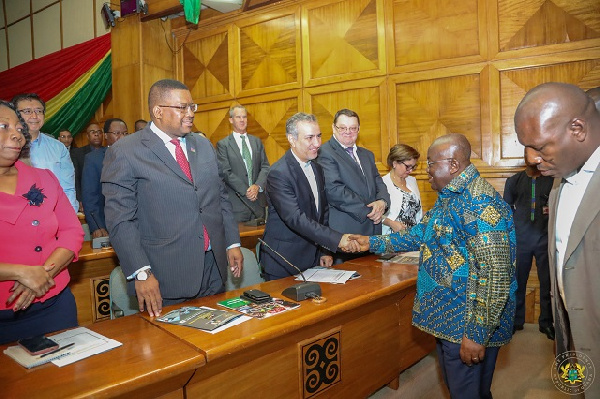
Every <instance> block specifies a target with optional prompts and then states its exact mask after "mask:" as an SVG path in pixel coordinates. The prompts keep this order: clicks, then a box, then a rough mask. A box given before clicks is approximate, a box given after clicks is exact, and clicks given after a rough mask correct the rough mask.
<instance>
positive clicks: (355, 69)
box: [303, 0, 385, 84]
mask: <svg viewBox="0 0 600 399" xmlns="http://www.w3.org/2000/svg"><path fill="white" fill-rule="evenodd" d="M318 4H320V3H318ZM381 4H383V2H381V1H378V0H353V1H337V2H330V3H329V4H325V5H321V6H316V7H315V6H313V5H310V6H309V7H314V8H308V9H307V11H306V14H304V15H305V17H303V19H304V23H305V24H304V25H303V30H305V31H306V35H307V36H308V41H307V45H308V46H306V45H305V47H304V52H305V53H304V55H303V57H304V73H305V75H304V76H305V80H306V82H307V83H309V84H313V83H315V82H310V81H311V80H313V79H320V78H327V77H330V78H333V80H341V79H356V78H358V77H365V76H373V75H380V74H382V73H384V72H385V62H383V60H382V59H381V57H382V56H383V54H384V48H383V47H384V40H383V39H384V38H383V36H381V37H380V36H379V32H381V33H382V34H383V32H384V28H383V18H382V17H379V18H378V7H381ZM380 14H382V11H380ZM329 81H331V80H329ZM329 81H328V82H329Z"/></svg>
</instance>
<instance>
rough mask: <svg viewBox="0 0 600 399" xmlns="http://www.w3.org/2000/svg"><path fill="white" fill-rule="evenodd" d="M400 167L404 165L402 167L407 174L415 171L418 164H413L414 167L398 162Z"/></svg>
mask: <svg viewBox="0 0 600 399" xmlns="http://www.w3.org/2000/svg"><path fill="white" fill-rule="evenodd" d="M399 162H400V163H401V164H402V165H404V167H405V168H406V171H407V172H412V171H413V170H415V169H417V167H418V166H419V163H418V162H417V163H415V164H414V165H408V164H406V163H405V162H404V161H399Z"/></svg>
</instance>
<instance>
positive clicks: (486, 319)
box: [350, 134, 517, 399]
mask: <svg viewBox="0 0 600 399" xmlns="http://www.w3.org/2000/svg"><path fill="white" fill-rule="evenodd" d="M470 157H471V144H470V143H469V141H468V140H467V138H466V137H465V136H464V135H462V134H447V135H445V136H441V137H439V138H437V139H436V140H435V141H434V142H433V144H432V145H431V147H429V150H428V151H427V174H428V175H429V183H430V184H431V188H432V189H434V190H435V191H437V192H438V199H437V201H436V202H435V204H434V205H433V208H432V209H431V210H430V211H429V212H427V213H426V214H425V215H424V216H423V220H422V221H421V222H420V223H418V224H417V225H415V226H414V227H412V228H411V229H409V230H405V231H399V232H397V233H393V234H390V235H385V236H381V235H379V236H378V235H375V236H371V237H365V236H351V237H350V239H351V240H352V239H356V240H357V241H358V243H359V244H360V245H361V249H362V250H370V251H371V252H376V253H384V252H398V251H416V250H420V251H421V258H420V265H419V276H418V278H417V295H416V297H415V302H414V307H413V320H412V324H413V325H414V326H416V327H417V328H419V329H421V330H423V331H425V332H427V333H429V334H431V335H433V336H434V337H435V338H436V343H437V354H438V362H439V364H440V369H441V370H442V376H443V378H444V381H445V383H446V386H447V387H448V390H449V391H450V396H451V397H452V398H461V399H462V398H472V399H475V398H477V399H479V398H491V397H492V394H491V391H490V389H491V386H492V377H493V375H494V369H495V367H496V358H497V356H498V351H499V350H500V347H501V346H502V345H505V344H507V343H508V342H509V341H510V339H511V337H512V335H513V330H512V328H513V322H514V315H515V302H516V296H515V292H516V290H517V282H516V280H515V264H516V237H515V226H514V223H513V212H512V210H511V208H510V207H509V205H508V204H507V203H506V202H504V200H503V199H502V197H501V196H500V194H499V193H498V192H497V191H496V190H495V189H494V187H492V185H491V184H490V183H489V182H487V181H486V180H485V179H484V178H483V177H481V175H480V174H479V171H478V170H477V168H476V167H475V165H473V164H472V163H471V159H470Z"/></svg>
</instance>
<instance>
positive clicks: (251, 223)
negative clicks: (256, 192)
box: [233, 190, 265, 226]
mask: <svg viewBox="0 0 600 399" xmlns="http://www.w3.org/2000/svg"><path fill="white" fill-rule="evenodd" d="M233 192H234V193H235V195H237V197H238V198H239V199H240V201H242V204H244V205H245V206H246V208H248V209H250V212H252V216H254V219H253V220H250V221H248V222H245V223H244V224H245V225H246V226H262V225H263V224H265V219H263V218H259V217H258V215H257V214H256V212H254V210H253V209H252V207H251V206H250V205H248V203H247V202H246V201H245V200H244V197H242V195H241V194H240V193H238V192H237V191H235V190H233Z"/></svg>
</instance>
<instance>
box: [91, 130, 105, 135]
mask: <svg viewBox="0 0 600 399" xmlns="http://www.w3.org/2000/svg"><path fill="white" fill-rule="evenodd" d="M87 134H91V135H94V136H97V135H100V134H102V130H88V131H87Z"/></svg>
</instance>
